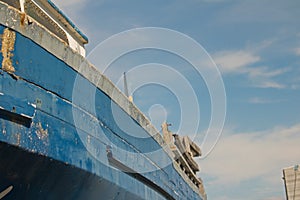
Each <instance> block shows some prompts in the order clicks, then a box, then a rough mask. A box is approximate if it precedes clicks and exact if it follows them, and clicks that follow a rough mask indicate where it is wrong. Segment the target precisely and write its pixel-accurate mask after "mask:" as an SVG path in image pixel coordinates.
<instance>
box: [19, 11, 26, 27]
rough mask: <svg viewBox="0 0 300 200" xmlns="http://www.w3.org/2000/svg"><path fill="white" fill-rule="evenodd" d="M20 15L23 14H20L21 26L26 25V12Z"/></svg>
mask: <svg viewBox="0 0 300 200" xmlns="http://www.w3.org/2000/svg"><path fill="white" fill-rule="evenodd" d="M20 15H21V16H20V23H21V26H24V25H25V19H26V14H25V13H23V12H22V13H21V14H20Z"/></svg>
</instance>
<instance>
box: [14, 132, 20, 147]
mask: <svg viewBox="0 0 300 200" xmlns="http://www.w3.org/2000/svg"><path fill="white" fill-rule="evenodd" d="M15 136H16V140H17V141H16V145H17V146H20V144H21V134H20V133H17V134H16V135H15Z"/></svg>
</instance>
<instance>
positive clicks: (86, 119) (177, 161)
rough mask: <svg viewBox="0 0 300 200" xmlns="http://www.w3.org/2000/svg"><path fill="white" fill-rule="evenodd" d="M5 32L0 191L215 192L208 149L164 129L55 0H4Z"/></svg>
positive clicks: (29, 195)
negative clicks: (204, 158)
mask: <svg viewBox="0 0 300 200" xmlns="http://www.w3.org/2000/svg"><path fill="white" fill-rule="evenodd" d="M0 34H1V35H0V49H1V52H0V53H1V55H0V63H1V69H0V199H201V200H202V199H207V195H206V193H205V190H204V186H203V181H202V180H201V179H200V178H198V177H197V175H196V173H197V172H198V171H199V170H200V169H199V166H198V164H197V163H196V162H195V161H194V157H197V156H200V155H201V150H200V148H199V147H198V146H197V145H196V144H195V143H194V142H192V141H191V139H190V138H188V137H186V136H180V135H177V134H173V133H172V132H171V131H169V129H168V124H167V123H166V122H165V123H163V125H162V130H163V132H162V133H160V132H159V131H157V129H156V128H155V127H154V126H153V125H152V124H151V122H150V121H149V120H148V119H147V117H146V116H145V115H144V114H143V113H142V112H141V111H140V110H139V109H138V108H137V107H136V106H135V105H134V102H133V101H132V99H130V98H128V97H127V96H126V95H124V94H123V93H122V92H121V91H120V90H119V89H118V88H117V87H116V86H115V85H114V84H113V83H112V82H111V81H110V80H109V79H108V78H107V77H106V76H105V75H103V74H102V73H101V72H99V71H98V70H97V68H96V67H94V66H93V65H92V64H91V63H89V61H88V60H87V59H86V57H85V56H86V55H85V54H86V52H85V45H86V44H87V43H88V38H87V37H86V36H85V35H84V34H83V33H82V32H81V31H80V30H79V29H78V28H77V27H76V26H75V25H74V24H73V23H72V21H71V20H70V19H69V18H67V16H65V15H64V13H63V12H62V11H61V10H60V9H59V8H58V7H57V6H56V5H55V4H54V3H53V2H51V1H50V0H0ZM78 80H80V81H79V82H78ZM77 83H80V84H77ZM91 91H93V94H91ZM74 94H77V95H74ZM91 102H93V105H92V104H91ZM115 113H117V117H118V120H121V121H122V123H124V124H126V125H127V126H128V127H127V128H128V130H130V133H131V134H128V132H126V131H125V130H123V129H122V128H120V127H119V126H118V123H117V120H116V119H115V117H116V114H115ZM152 152H159V153H152Z"/></svg>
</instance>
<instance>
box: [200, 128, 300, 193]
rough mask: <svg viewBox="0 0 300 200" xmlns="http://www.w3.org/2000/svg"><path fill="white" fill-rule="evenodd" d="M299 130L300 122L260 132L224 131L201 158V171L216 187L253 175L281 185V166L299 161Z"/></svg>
mask: <svg viewBox="0 0 300 200" xmlns="http://www.w3.org/2000/svg"><path fill="white" fill-rule="evenodd" d="M299 132H300V123H299V124H296V125H294V126H291V127H275V128H274V129H271V130H266V131H261V132H252V133H237V134H233V135H229V134H226V133H224V136H223V137H222V138H221V140H220V141H219V143H218V145H217V146H216V148H215V149H214V151H213V152H212V154H211V155H210V156H209V157H208V158H207V159H204V160H202V161H201V162H200V165H201V167H202V173H204V174H207V175H209V176H212V177H215V178H216V179H215V180H213V181H212V182H210V183H208V184H209V185H215V187H218V185H224V184H226V185H229V186H230V185H231V186H233V185H235V184H239V183H241V182H242V181H247V180H253V179H255V178H260V179H262V180H263V181H264V182H265V184H268V185H269V186H270V185H271V186H272V185H276V186H278V185H281V184H282V181H281V174H282V169H283V168H284V167H287V166H292V165H294V164H298V163H299V162H300V160H299V158H300V151H299V144H300V134H299ZM282 187H283V186H282ZM258 190H260V188H258ZM261 190H263V189H261Z"/></svg>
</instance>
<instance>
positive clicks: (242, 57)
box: [212, 40, 290, 89]
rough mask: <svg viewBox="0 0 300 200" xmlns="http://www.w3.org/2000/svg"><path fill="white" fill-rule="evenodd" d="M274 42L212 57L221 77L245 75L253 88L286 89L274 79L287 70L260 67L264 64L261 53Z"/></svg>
mask: <svg viewBox="0 0 300 200" xmlns="http://www.w3.org/2000/svg"><path fill="white" fill-rule="evenodd" d="M274 41H275V40H265V41H262V42H261V43H258V44H255V45H252V46H250V47H246V48H245V49H239V50H226V51H220V52H216V53H215V54H213V55H212V57H213V59H214V61H215V63H216V64H217V65H218V67H219V69H220V70H221V72H222V73H223V75H232V74H245V75H246V76H247V77H248V80H249V82H250V84H251V86H253V87H259V88H276V89H282V88H286V85H284V84H283V83H279V82H278V81H276V80H275V78H276V77H278V76H280V75H282V74H284V73H286V72H288V71H289V70H290V69H289V68H287V67H284V68H280V69H278V68H276V69H272V68H271V67H269V66H261V63H263V62H264V58H263V57H262V56H261V55H263V53H262V52H264V50H265V49H266V48H268V47H270V46H271V45H272V44H273V42H274Z"/></svg>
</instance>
